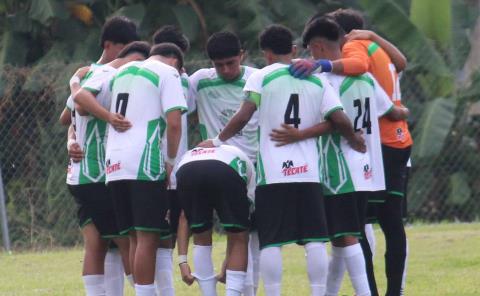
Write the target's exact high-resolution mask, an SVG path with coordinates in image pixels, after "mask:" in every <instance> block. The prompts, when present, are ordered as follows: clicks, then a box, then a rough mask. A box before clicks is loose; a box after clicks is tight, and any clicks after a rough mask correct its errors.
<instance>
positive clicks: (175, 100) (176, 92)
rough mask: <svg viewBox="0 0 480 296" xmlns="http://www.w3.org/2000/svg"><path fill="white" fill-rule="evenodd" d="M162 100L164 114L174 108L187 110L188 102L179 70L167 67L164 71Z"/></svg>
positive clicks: (161, 91)
mask: <svg viewBox="0 0 480 296" xmlns="http://www.w3.org/2000/svg"><path fill="white" fill-rule="evenodd" d="M161 77H162V80H161V85H160V100H161V104H162V110H163V114H164V115H166V114H167V113H168V112H170V111H173V110H180V111H182V113H184V112H186V111H187V102H186V101H185V95H184V94H183V89H182V82H181V80H180V75H179V74H178V72H177V70H174V69H167V70H165V71H163V73H162V76H161Z"/></svg>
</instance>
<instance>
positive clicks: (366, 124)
mask: <svg viewBox="0 0 480 296" xmlns="http://www.w3.org/2000/svg"><path fill="white" fill-rule="evenodd" d="M353 107H355V108H357V117H355V120H354V122H353V129H354V130H355V131H356V132H358V131H359V130H360V129H362V128H365V129H366V130H367V134H368V135H369V134H371V133H372V122H371V121H370V98H365V108H364V110H362V101H361V100H359V99H357V100H354V101H353ZM362 115H363V116H362ZM360 117H362V123H361V126H359V122H358V120H359V119H360Z"/></svg>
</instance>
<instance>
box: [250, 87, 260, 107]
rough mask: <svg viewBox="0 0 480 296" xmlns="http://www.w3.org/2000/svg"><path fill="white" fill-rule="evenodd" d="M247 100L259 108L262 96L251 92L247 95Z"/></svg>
mask: <svg viewBox="0 0 480 296" xmlns="http://www.w3.org/2000/svg"><path fill="white" fill-rule="evenodd" d="M248 99H249V100H250V101H252V102H254V103H255V105H256V106H257V108H258V106H260V101H261V99H262V95H260V94H259V93H256V92H253V91H251V92H250V93H249V95H248Z"/></svg>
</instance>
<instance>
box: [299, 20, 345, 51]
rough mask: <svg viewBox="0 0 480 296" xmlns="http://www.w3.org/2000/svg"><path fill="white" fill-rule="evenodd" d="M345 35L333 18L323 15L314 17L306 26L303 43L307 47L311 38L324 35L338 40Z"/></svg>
mask: <svg viewBox="0 0 480 296" xmlns="http://www.w3.org/2000/svg"><path fill="white" fill-rule="evenodd" d="M343 35H344V32H343V29H342V28H341V27H340V25H339V24H337V22H335V20H334V19H333V18H331V17H327V16H322V17H319V18H316V19H313V20H312V21H311V22H310V23H308V24H307V25H306V26H305V29H304V30H303V34H302V45H303V47H305V48H306V47H307V45H308V43H309V42H310V40H312V38H315V37H323V38H325V39H327V40H330V41H338V40H339V39H340V37H342V36H343Z"/></svg>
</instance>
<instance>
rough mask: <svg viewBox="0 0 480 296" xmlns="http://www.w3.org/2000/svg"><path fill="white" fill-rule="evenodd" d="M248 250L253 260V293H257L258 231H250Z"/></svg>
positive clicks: (258, 277)
mask: <svg viewBox="0 0 480 296" xmlns="http://www.w3.org/2000/svg"><path fill="white" fill-rule="evenodd" d="M249 244H250V252H251V253H252V261H253V287H254V290H255V294H256V293H257V289H258V283H259V281H260V242H259V240H258V232H257V231H252V232H250V241H249Z"/></svg>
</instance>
